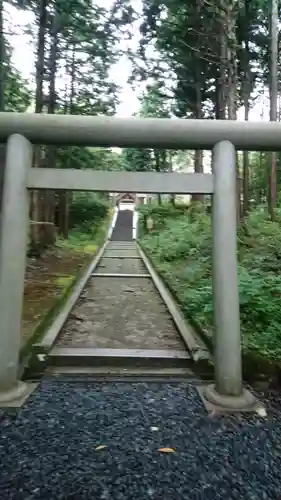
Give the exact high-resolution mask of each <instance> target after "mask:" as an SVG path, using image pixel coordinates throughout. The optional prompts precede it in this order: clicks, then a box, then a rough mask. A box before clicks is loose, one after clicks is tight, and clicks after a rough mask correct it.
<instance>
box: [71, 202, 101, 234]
mask: <svg viewBox="0 0 281 500" xmlns="http://www.w3.org/2000/svg"><path fill="white" fill-rule="evenodd" d="M108 209H109V204H108V202H107V200H105V199H104V198H102V197H100V196H98V195H96V194H93V193H78V194H76V195H75V198H74V199H73V201H72V203H71V206H70V210H69V226H70V229H75V230H76V231H77V230H83V232H91V233H95V231H96V230H97V229H98V227H99V226H100V224H101V222H102V220H103V219H104V218H105V216H106V214H107V213H108Z"/></svg>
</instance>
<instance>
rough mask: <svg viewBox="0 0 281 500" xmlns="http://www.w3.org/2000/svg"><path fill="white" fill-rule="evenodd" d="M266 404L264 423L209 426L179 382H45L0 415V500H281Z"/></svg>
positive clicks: (276, 438) (276, 445)
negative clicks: (17, 408) (18, 407)
mask: <svg viewBox="0 0 281 500" xmlns="http://www.w3.org/2000/svg"><path fill="white" fill-rule="evenodd" d="M270 404H271V408H270V412H269V414H270V415H269V416H268V417H267V418H265V419H262V418H261V417H253V416H249V415H248V416H240V417H238V416H229V417H218V416H216V417H210V416H208V415H207V413H206V412H205V410H204V407H203V406H202V403H201V401H200V399H199V397H198V395H197V392H196V390H195V388H194V386H192V385H189V384H187V383H174V384H164V383H163V384H156V383H151V384H145V383H134V384H130V383H108V384H102V383H98V384H97V383H94V382H89V381H88V382H83V381H80V382H76V383H73V382H72V383H71V382H66V381H57V380H54V379H49V380H45V381H44V382H42V384H41V386H40V389H37V391H35V393H34V394H33V396H32V397H31V399H30V400H29V402H28V404H27V405H26V406H25V407H24V408H23V409H22V410H21V411H20V412H19V413H18V415H17V416H11V415H8V414H2V417H1V427H0V458H1V466H0V499H1V500H6V499H17V500H21V499H24V500H29V499H38V500H39V499H40V500H44V499H50V500H60V499H77V500H79V499H89V500H96V499H101V500H107V499H113V500H115V499H116V500H117V499H118V500H119V499H121V500H148V499H154V500H176V499H185V500H195V499H196V500H197V499H210V500H219V499H224V500H229V499H245V500H265V499H270V500H277V499H279V500H280V499H281V456H280V453H281V425H280V422H281V419H280V416H281V397H280V396H276V397H274V398H273V399H272V400H271V401H270ZM99 445H105V446H106V448H104V449H102V450H96V449H95V448H96V447H97V446H99ZM162 447H171V448H175V450H176V452H175V453H167V454H163V453H160V452H159V451H157V450H158V448H162Z"/></svg>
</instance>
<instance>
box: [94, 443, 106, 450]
mask: <svg viewBox="0 0 281 500" xmlns="http://www.w3.org/2000/svg"><path fill="white" fill-rule="evenodd" d="M104 448H107V446H106V445H105V444H100V445H99V446H97V447H96V448H95V450H96V451H99V450H104Z"/></svg>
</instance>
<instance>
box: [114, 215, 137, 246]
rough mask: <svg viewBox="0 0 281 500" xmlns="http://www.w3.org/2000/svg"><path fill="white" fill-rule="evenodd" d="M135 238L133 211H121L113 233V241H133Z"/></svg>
mask: <svg viewBox="0 0 281 500" xmlns="http://www.w3.org/2000/svg"><path fill="white" fill-rule="evenodd" d="M132 238H133V211H132V210H120V211H119V212H118V216H117V219H116V224H115V227H114V229H113V231H112V235H111V240H112V241H131V240H132Z"/></svg>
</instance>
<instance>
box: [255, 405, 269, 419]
mask: <svg viewBox="0 0 281 500" xmlns="http://www.w3.org/2000/svg"><path fill="white" fill-rule="evenodd" d="M257 414H258V415H259V416H260V417H266V416H267V413H266V409H265V408H263V407H262V406H261V407H260V408H258V409H257Z"/></svg>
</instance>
